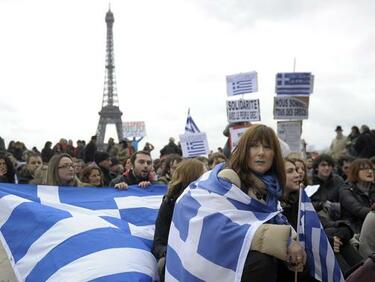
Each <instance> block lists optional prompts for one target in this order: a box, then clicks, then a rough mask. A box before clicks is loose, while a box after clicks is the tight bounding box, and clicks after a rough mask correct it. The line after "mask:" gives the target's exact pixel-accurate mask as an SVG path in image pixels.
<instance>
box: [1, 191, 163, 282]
mask: <svg viewBox="0 0 375 282" xmlns="http://www.w3.org/2000/svg"><path fill="white" fill-rule="evenodd" d="M165 192H166V186H164V185H153V186H151V187H149V188H147V189H140V188H138V187H133V186H130V187H129V190H127V191H118V190H116V189H114V188H86V187H84V188H76V187H56V186H41V185H39V186H36V185H15V184H0V239H1V242H2V244H3V246H4V248H5V250H6V251H7V253H8V255H9V257H10V258H11V264H12V266H13V269H14V272H15V274H16V276H17V278H18V279H19V280H20V281H92V280H95V281H155V280H157V275H156V268H157V266H156V260H155V258H154V257H153V255H152V254H151V252H150V249H151V244H152V239H153V232H154V224H155V219H156V217H157V213H158V209H159V207H160V203H161V200H162V195H163V194H164V193H165Z"/></svg>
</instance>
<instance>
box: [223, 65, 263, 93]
mask: <svg viewBox="0 0 375 282" xmlns="http://www.w3.org/2000/svg"><path fill="white" fill-rule="evenodd" d="M257 91H258V74H257V72H255V71H252V72H247V73H238V74H233V75H228V76H227V95H228V96H234V95H241V94H246V93H253V92H257Z"/></svg>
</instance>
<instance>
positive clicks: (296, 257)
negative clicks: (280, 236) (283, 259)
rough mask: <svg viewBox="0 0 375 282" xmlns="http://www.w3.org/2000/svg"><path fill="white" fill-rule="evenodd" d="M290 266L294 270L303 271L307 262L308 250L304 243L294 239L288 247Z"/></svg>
mask: <svg viewBox="0 0 375 282" xmlns="http://www.w3.org/2000/svg"><path fill="white" fill-rule="evenodd" d="M287 256H288V266H289V268H290V269H291V270H292V271H298V272H302V271H303V266H304V265H305V264H306V252H305V249H304V248H303V247H302V245H301V244H300V243H299V242H297V241H294V240H292V241H291V243H290V244H289V246H288V249H287Z"/></svg>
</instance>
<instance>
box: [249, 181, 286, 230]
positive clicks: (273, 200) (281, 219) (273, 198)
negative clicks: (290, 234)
mask: <svg viewBox="0 0 375 282" xmlns="http://www.w3.org/2000/svg"><path fill="white" fill-rule="evenodd" d="M256 176H257V177H258V178H259V179H260V180H261V181H262V182H263V183H264V184H266V189H267V195H266V204H267V206H269V207H270V208H271V209H272V210H277V204H278V202H279V199H280V198H281V196H282V194H283V190H282V189H281V186H280V183H279V180H278V179H277V177H276V176H275V175H273V174H264V175H256ZM272 222H273V223H276V224H287V223H288V220H287V219H286V217H285V216H284V215H281V214H279V215H278V216H276V217H274V218H273V219H272Z"/></svg>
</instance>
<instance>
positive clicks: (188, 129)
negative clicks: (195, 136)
mask: <svg viewBox="0 0 375 282" xmlns="http://www.w3.org/2000/svg"><path fill="white" fill-rule="evenodd" d="M199 132H201V131H200V130H199V128H198V126H197V125H196V124H195V122H194V120H193V118H192V117H191V115H190V109H189V110H188V116H187V119H186V125H185V133H199Z"/></svg>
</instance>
